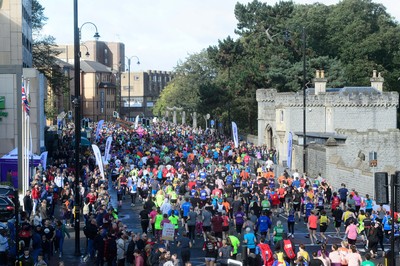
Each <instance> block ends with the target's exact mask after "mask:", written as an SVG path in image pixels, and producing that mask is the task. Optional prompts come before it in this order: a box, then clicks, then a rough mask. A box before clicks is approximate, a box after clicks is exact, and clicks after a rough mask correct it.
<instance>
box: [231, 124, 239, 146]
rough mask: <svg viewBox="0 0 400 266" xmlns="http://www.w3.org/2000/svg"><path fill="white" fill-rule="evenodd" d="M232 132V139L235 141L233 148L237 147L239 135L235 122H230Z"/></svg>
mask: <svg viewBox="0 0 400 266" xmlns="http://www.w3.org/2000/svg"><path fill="white" fill-rule="evenodd" d="M232 134H233V141H234V142H235V148H238V147H239V136H238V129H237V125H236V123H235V122H232Z"/></svg>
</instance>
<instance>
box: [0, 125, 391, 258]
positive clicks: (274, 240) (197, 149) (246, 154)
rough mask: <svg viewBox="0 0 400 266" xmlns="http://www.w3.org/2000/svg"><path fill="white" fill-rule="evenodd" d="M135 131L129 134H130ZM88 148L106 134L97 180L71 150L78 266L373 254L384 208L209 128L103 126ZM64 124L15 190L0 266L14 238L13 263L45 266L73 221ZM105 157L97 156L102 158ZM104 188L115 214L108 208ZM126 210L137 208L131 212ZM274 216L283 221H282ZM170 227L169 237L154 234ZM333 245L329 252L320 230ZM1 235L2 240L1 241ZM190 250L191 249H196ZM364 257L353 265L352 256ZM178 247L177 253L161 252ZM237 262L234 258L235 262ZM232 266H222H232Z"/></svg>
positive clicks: (87, 158) (381, 239)
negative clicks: (82, 255)
mask: <svg viewBox="0 0 400 266" xmlns="http://www.w3.org/2000/svg"><path fill="white" fill-rule="evenodd" d="M93 127H94V128H96V126H95V125H93ZM139 129H140V130H139ZM95 132H96V130H94V131H93V133H92V139H97V140H96V141H94V143H96V144H97V145H98V147H99V148H100V150H101V151H102V153H103V152H104V150H105V149H106V140H107V138H108V137H109V136H111V137H112V144H111V149H110V160H108V161H107V162H106V163H105V169H104V172H105V174H104V176H102V174H101V171H100V170H99V168H98V165H96V158H95V156H94V155H93V152H92V150H91V147H87V148H85V149H84V150H83V151H82V158H81V161H82V169H81V171H80V172H79V177H80V180H79V181H80V182H79V189H78V191H80V197H81V199H82V208H81V209H82V215H83V217H84V221H85V226H84V228H83V232H84V234H85V237H86V238H87V245H86V247H87V259H88V261H89V262H90V263H92V264H94V265H118V266H125V265H135V266H145V265H148V266H159V265H160V266H161V265H162V266H170V265H192V263H191V248H192V247H193V246H194V245H197V246H201V247H202V249H203V251H204V262H205V264H206V265H207V266H208V265H210V266H212V265H217V264H219V265H230V264H231V263H235V261H238V260H240V261H245V263H246V264H247V265H256V266H259V265H266V266H271V265H273V266H275V265H278V266H281V265H325V266H326V265H332V266H339V265H349V266H353V265H357V266H358V265H375V263H374V262H373V261H372V259H374V258H375V257H377V256H378V254H379V255H380V256H383V255H384V253H378V249H381V251H382V252H384V247H383V244H384V243H385V242H387V241H389V238H390V232H391V230H392V225H393V224H394V229H395V231H396V237H398V223H397V221H395V222H394V223H393V221H391V218H390V215H389V212H388V211H389V210H387V209H385V208H384V207H383V206H374V202H373V201H372V199H371V197H370V196H369V195H359V194H358V193H357V191H356V190H354V189H353V190H351V189H350V190H348V189H347V188H346V185H345V184H343V185H342V187H341V188H339V189H334V188H332V187H331V186H330V185H329V184H328V183H327V182H326V180H325V177H323V176H317V177H308V176H306V175H304V174H300V173H298V171H297V170H295V171H293V172H290V173H289V172H287V171H283V172H281V173H278V172H277V171H276V168H275V162H276V158H277V154H276V151H275V150H274V149H273V148H271V147H265V146H263V147H258V146H255V145H253V144H251V143H248V142H240V143H239V145H238V146H237V147H235V143H234V142H233V141H232V140H231V139H229V138H226V137H225V136H224V135H219V134H217V133H216V132H215V131H213V130H211V129H207V130H201V129H193V128H191V127H188V126H182V125H181V126H178V125H171V124H167V123H165V122H161V123H154V124H152V125H151V126H150V127H147V128H146V127H144V126H143V127H142V126H139V128H138V129H134V126H133V125H132V126H129V125H126V124H125V125H120V124H118V123H113V122H106V123H104V124H103V126H102V128H101V130H99V131H98V135H96V133H95ZM73 136H74V129H73V125H72V124H68V125H67V126H66V127H65V128H64V129H63V133H62V136H60V138H59V145H58V148H57V150H55V151H54V152H52V154H51V158H50V159H49V164H48V165H47V167H46V169H44V168H43V166H41V165H39V166H38V167H37V170H36V174H35V175H34V176H33V179H32V183H31V189H30V190H29V191H26V195H25V197H24V200H23V203H24V204H23V205H24V211H23V212H21V215H20V217H21V223H20V228H18V230H16V229H15V228H14V229H13V228H12V222H10V223H9V228H8V230H1V231H0V232H1V234H0V256H1V257H2V258H3V259H4V260H3V259H1V258H0V265H7V260H6V257H7V256H9V255H10V254H7V253H10V252H11V251H10V252H7V250H8V242H7V241H5V242H4V241H3V240H4V239H7V238H10V239H12V237H13V234H14V236H15V234H16V233H18V234H19V238H20V239H21V240H22V242H21V245H22V250H23V251H24V252H23V254H20V256H19V258H18V260H19V261H21V265H48V263H49V261H50V260H51V257H53V256H59V257H60V258H61V259H62V256H63V243H64V239H65V237H70V235H69V230H68V228H69V227H72V225H73V222H74V217H73V214H74V209H73V208H74V200H75V196H76V195H75V194H74V193H75V191H76V187H75V185H76V182H75V178H76V173H75V169H74V162H73V158H74V156H73V152H74V150H73V149H72V147H73V146H72V145H71V143H72V141H73ZM106 159H107V158H106ZM112 189H115V190H116V195H117V199H116V202H117V204H116V206H113V205H112V204H111V193H110V191H111V190H112ZM128 199H129V204H130V205H131V206H132V207H135V206H137V205H140V209H141V210H140V211H139V212H135V213H134V215H137V216H138V217H139V219H140V224H141V228H142V231H141V232H135V231H131V230H130V229H129V228H128V226H127V225H126V224H124V223H123V222H121V221H120V220H119V219H118V209H119V207H121V206H122V204H126V203H127V200H128ZM134 209H135V210H137V208H134ZM279 216H284V217H285V218H287V219H286V220H285V222H282V219H279ZM299 223H305V224H306V225H307V228H308V239H305V240H304V244H312V245H318V247H319V248H318V249H319V250H318V251H317V252H312V253H311V254H309V253H308V252H307V248H306V246H305V245H304V244H300V245H295V244H294V243H293V239H294V237H295V235H296V233H299V231H298V230H297V229H296V225H298V224H299ZM166 224H172V225H173V227H174V229H175V234H174V236H173V240H166V239H165V237H164V236H163V228H164V227H165V226H166ZM328 228H330V229H331V230H333V229H334V230H335V232H336V235H335V236H336V237H338V238H341V239H342V241H341V244H340V245H336V244H332V243H330V241H329V239H328V238H327V236H326V235H325V232H326V231H327V229H328ZM7 232H8V234H7ZM199 242H200V243H199ZM356 244H357V246H360V244H362V245H363V246H364V247H365V248H366V250H367V252H366V253H365V255H364V256H363V257H362V256H361V255H360V253H359V251H358V249H357V247H356ZM172 247H178V248H179V249H177V250H179V252H178V254H171V250H176V249H173V248H172ZM238 254H240V257H239V255H238ZM232 265H233V264H232Z"/></svg>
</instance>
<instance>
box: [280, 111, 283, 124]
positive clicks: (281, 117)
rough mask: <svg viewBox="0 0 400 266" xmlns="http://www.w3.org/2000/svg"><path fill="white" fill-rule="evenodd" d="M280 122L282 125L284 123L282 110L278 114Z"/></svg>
mask: <svg viewBox="0 0 400 266" xmlns="http://www.w3.org/2000/svg"><path fill="white" fill-rule="evenodd" d="M280 121H281V123H283V121H284V113H283V110H281V112H280Z"/></svg>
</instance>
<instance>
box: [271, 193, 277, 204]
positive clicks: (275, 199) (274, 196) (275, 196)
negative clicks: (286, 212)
mask: <svg viewBox="0 0 400 266" xmlns="http://www.w3.org/2000/svg"><path fill="white" fill-rule="evenodd" d="M271 200H272V202H276V201H277V200H278V194H277V193H274V194H272V195H271Z"/></svg>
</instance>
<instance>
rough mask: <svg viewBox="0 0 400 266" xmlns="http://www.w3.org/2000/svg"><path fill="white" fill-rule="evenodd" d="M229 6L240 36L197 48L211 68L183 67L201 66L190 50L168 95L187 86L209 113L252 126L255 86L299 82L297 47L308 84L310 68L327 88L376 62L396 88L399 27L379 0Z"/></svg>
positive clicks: (360, 81)
mask: <svg viewBox="0 0 400 266" xmlns="http://www.w3.org/2000/svg"><path fill="white" fill-rule="evenodd" d="M234 12H235V16H236V19H237V21H238V22H237V28H236V29H235V33H236V34H238V36H239V37H238V38H237V39H236V40H235V39H233V38H231V37H230V36H228V37H227V38H226V39H223V40H219V41H218V44H217V45H216V46H210V47H208V48H207V50H206V51H207V53H206V54H204V53H203V52H202V53H201V56H202V58H203V60H202V62H203V63H204V62H207V66H211V67H212V74H211V75H210V76H207V75H206V76H205V77H204V76H203V74H202V73H204V72H201V71H200V72H199V73H194V72H193V71H192V72H189V71H182V66H186V64H188V65H191V66H192V67H191V68H190V69H191V70H195V69H196V68H195V66H199V65H198V64H194V65H193V58H191V57H189V58H188V61H187V62H185V63H183V64H181V66H180V67H179V66H178V68H177V71H178V73H180V74H181V75H178V78H177V80H175V81H174V82H173V84H171V90H173V91H174V94H172V93H171V92H169V93H170V94H171V96H170V98H169V99H168V101H175V102H176V101H178V100H177V99H182V97H185V96H184V95H185V93H187V92H186V90H189V91H190V92H191V93H192V94H189V95H190V97H194V98H193V99H195V100H194V101H195V102H196V103H197V104H192V105H191V106H192V108H197V111H200V110H201V108H204V107H206V108H207V109H206V110H207V112H208V113H210V114H214V116H216V117H218V118H222V120H225V121H228V117H229V116H230V115H231V120H234V121H236V122H237V124H238V126H239V128H241V129H245V130H246V131H248V132H250V133H255V132H254V131H255V128H256V123H257V102H256V99H255V93H256V90H257V89H259V88H275V89H277V90H278V91H280V92H289V91H299V90H301V89H302V88H303V87H302V86H303V85H302V84H303V54H305V56H306V83H307V84H308V85H307V86H309V87H310V86H312V79H313V78H314V75H315V70H316V69H324V70H325V77H326V78H327V79H328V84H327V85H328V87H332V88H336V87H343V86H369V84H370V83H369V82H370V81H369V79H370V77H371V74H372V70H373V69H376V70H378V71H379V72H381V73H382V75H383V77H384V78H385V90H399V88H398V78H399V77H400V46H399V43H400V27H399V24H398V23H397V22H396V21H395V20H394V19H393V18H392V17H391V16H390V15H389V14H388V13H387V12H386V9H385V7H384V6H383V5H382V4H377V3H374V2H372V1H371V0H343V1H340V2H339V3H338V4H336V5H329V6H327V5H324V4H321V3H315V4H312V5H300V4H295V3H293V2H291V1H288V2H284V1H280V2H278V3H276V4H275V5H272V6H271V5H268V4H267V3H265V2H261V1H258V0H253V1H252V2H250V3H248V4H241V3H237V4H236V6H235V11H234ZM303 30H304V32H305V37H306V43H305V44H306V49H305V50H304V49H303V44H304V41H303V38H302V37H303V36H302V33H303ZM199 55H200V54H199ZM207 58H208V59H207ZM183 69H186V67H183ZM179 70H180V72H179ZM182 73H185V75H182ZM194 77H201V78H200V79H196V78H194ZM165 93H166V94H167V90H166V92H165ZM164 97H166V96H164ZM164 101H165V100H164ZM160 104H161V102H160ZM229 114H230V115H229Z"/></svg>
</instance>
